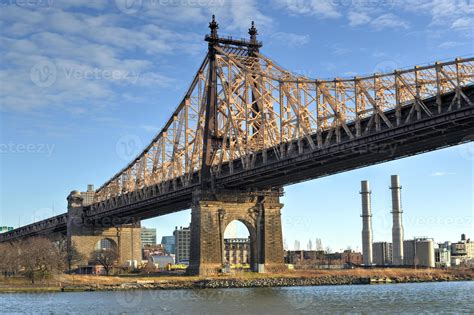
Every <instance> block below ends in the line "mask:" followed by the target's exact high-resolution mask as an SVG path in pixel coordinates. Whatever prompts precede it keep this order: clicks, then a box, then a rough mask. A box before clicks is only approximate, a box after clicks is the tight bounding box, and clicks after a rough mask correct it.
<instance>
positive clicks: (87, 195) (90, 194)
mask: <svg viewBox="0 0 474 315" xmlns="http://www.w3.org/2000/svg"><path fill="white" fill-rule="evenodd" d="M94 194H95V190H94V185H90V184H89V185H87V191H83V192H81V197H82V198H83V200H82V204H83V205H84V206H88V205H90V204H92V202H93V201H94Z"/></svg>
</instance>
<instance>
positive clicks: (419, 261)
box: [403, 237, 435, 268]
mask: <svg viewBox="0 0 474 315" xmlns="http://www.w3.org/2000/svg"><path fill="white" fill-rule="evenodd" d="M403 252H404V258H403V259H404V265H406V266H414V267H431V268H434V267H435V250H434V241H433V239H431V238H426V237H419V238H415V239H413V240H406V241H404V242H403Z"/></svg>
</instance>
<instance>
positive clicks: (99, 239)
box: [67, 190, 142, 267]
mask: <svg viewBox="0 0 474 315" xmlns="http://www.w3.org/2000/svg"><path fill="white" fill-rule="evenodd" d="M67 200H68V212H67V214H68V220H67V243H68V248H69V249H70V248H71V246H72V245H74V247H75V249H76V250H77V252H78V253H79V254H80V255H81V257H82V260H81V261H80V262H78V263H77V265H78V266H84V265H88V264H89V262H90V259H91V255H92V253H93V252H94V251H95V250H97V249H102V248H103V242H104V240H105V241H106V242H105V243H106V244H108V246H111V247H114V248H115V249H116V250H117V252H118V254H119V265H121V266H123V265H125V263H126V262H127V261H133V260H136V261H137V262H140V261H141V258H142V253H141V238H140V223H139V222H138V223H130V222H126V220H124V219H110V220H108V219H105V220H101V221H89V220H88V219H87V218H86V216H85V215H84V210H85V208H86V207H87V206H88V204H87V202H85V200H84V196H83V193H82V194H81V192H79V191H77V190H74V191H72V192H71V193H70V194H69V196H68V197H67ZM69 252H70V251H69ZM69 267H74V266H69Z"/></svg>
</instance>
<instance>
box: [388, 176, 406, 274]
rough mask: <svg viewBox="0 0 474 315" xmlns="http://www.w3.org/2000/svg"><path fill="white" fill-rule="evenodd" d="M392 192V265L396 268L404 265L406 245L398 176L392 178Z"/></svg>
mask: <svg viewBox="0 0 474 315" xmlns="http://www.w3.org/2000/svg"><path fill="white" fill-rule="evenodd" d="M390 189H391V190H392V218H393V226H392V248H393V258H392V263H393V265H395V266H400V265H403V262H404V259H403V253H404V244H403V224H402V214H403V210H402V201H401V189H402V187H401V186H400V178H399V176H398V175H392V176H391V186H390Z"/></svg>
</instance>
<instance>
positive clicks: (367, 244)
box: [360, 180, 373, 266]
mask: <svg viewBox="0 0 474 315" xmlns="http://www.w3.org/2000/svg"><path fill="white" fill-rule="evenodd" d="M360 187H361V191H360V194H361V198H362V215H361V217H362V259H363V264H364V265H365V266H371V265H372V264H373V261H372V260H373V256H372V209H371V199H370V195H371V191H370V186H369V182H368V181H366V180H363V181H361V183H360Z"/></svg>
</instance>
